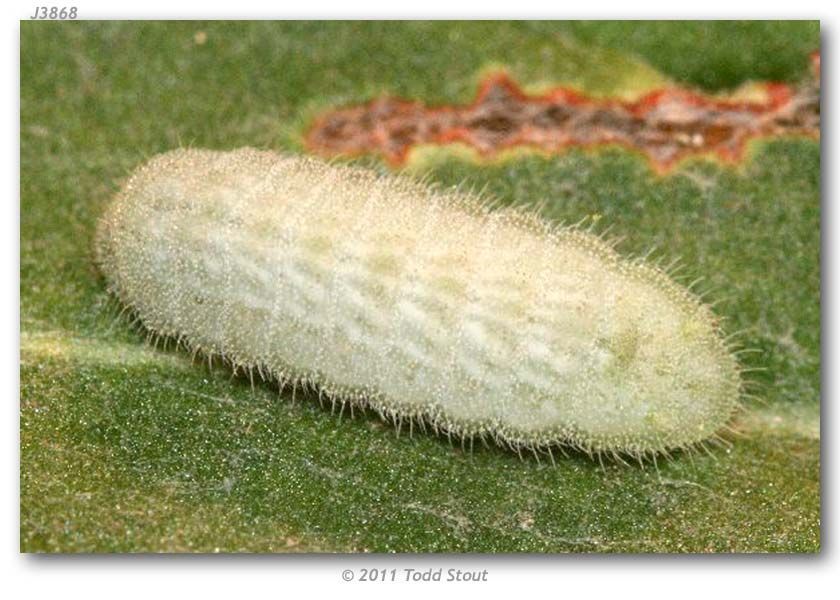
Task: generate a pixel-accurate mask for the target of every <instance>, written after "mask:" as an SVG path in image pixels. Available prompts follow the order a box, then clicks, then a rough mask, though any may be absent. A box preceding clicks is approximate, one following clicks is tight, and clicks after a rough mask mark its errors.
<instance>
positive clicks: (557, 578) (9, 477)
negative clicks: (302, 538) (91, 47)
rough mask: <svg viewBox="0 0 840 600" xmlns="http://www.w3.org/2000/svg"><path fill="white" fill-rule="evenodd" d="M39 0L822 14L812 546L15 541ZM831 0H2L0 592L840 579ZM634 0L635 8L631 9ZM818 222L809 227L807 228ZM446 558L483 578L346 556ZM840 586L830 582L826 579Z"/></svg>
mask: <svg viewBox="0 0 840 600" xmlns="http://www.w3.org/2000/svg"><path fill="white" fill-rule="evenodd" d="M36 5H38V6H40V5H48V6H52V5H57V6H64V5H68V6H78V7H79V16H80V17H81V18H85V19H179V18H180V19H185V18H188V19H201V18H212V19H283V18H301V19H314V18H325V19H330V18H393V19H410V18H463V19H471V18H485V19H488V18H495V19H519V18H533V19H581V18H601V19H616V18H636V19H638V18H647V19H698V18H722V19H734V18H747V19H756V18H765V19H770V18H773V19H820V20H821V21H822V36H823V38H822V77H823V87H822V94H823V110H822V119H823V120H822V126H823V132H824V133H823V138H822V145H823V146H822V147H823V163H824V164H823V165H822V173H823V210H822V215H823V223H824V225H823V228H824V229H823V232H822V240H823V269H824V272H823V298H822V306H823V307H824V315H823V361H824V362H823V365H824V366H823V372H824V373H825V376H824V379H823V386H822V390H823V397H822V401H823V428H822V440H823V454H822V456H823V459H822V462H823V488H822V490H823V492H822V495H823V498H822V506H823V528H822V548H823V550H822V553H821V555H819V556H804V557H803V556H694V557H691V556H689V557H686V556H665V557H662V556H647V557H644V556H642V557H640V556H553V555H551V556H490V557H484V556H467V557H459V556H434V555H432V556H326V557H324V556H253V557H248V556H32V555H22V554H19V535H18V526H19V505H18V493H19V471H18V469H19V448H18V440H19V433H18V431H19V430H18V399H19V387H20V386H19V371H18V358H19V281H20V280H19V277H20V268H19V263H20V260H19V258H20V233H19V223H20V198H19V186H18V183H19V136H18V130H19V111H20V110H25V109H26V107H21V106H19V98H20V93H19V42H20V33H19V20H23V19H28V18H29V16H30V15H31V14H32V13H33V11H34V7H35V6H36ZM837 6H840V4H838V3H834V2H828V1H823V2H817V1H803V0H788V1H787V2H769V1H761V2H740V3H735V2H732V1H731V0H729V1H723V0H703V1H702V2H680V1H677V0H672V1H671V2H651V1H638V0H637V1H635V2H620V1H613V2H596V1H588V2H585V3H581V2H577V3H568V2H561V1H560V0H554V1H553V2H539V1H534V0H508V2H499V1H489V0H484V1H475V0H473V1H468V2H467V1H461V2H454V1H452V0H449V1H444V0H424V1H423V2H420V3H417V2H411V1H408V2H406V1H403V2H397V1H396V0H392V1H391V2H384V1H364V0H361V1H356V2H353V3H350V2H339V1H333V2H329V1H326V0H323V1H322V0H307V1H306V2H282V1H275V2H258V1H255V0H237V1H236V2H229V3H222V2H216V3H211V2H207V1H205V2H197V1H189V2H186V1H173V0H168V1H163V0H144V1H142V2H138V1H136V0H135V1H133V2H122V3H118V2H114V1H111V2H103V1H98V2H87V1H85V0H79V1H77V2H67V3H65V4H62V3H57V4H56V3H48V2H43V1H42V0H36V1H33V2H27V3H23V2H10V3H6V4H5V5H4V7H3V9H2V11H3V17H4V18H3V20H2V32H0V39H2V42H0V44H2V49H3V60H2V63H0V64H2V76H3V82H4V84H5V86H4V88H3V93H2V102H3V113H2V114H3V124H4V129H3V136H2V142H1V143H0V147H2V152H3V160H2V163H0V164H2V170H3V187H2V190H3V192H5V193H4V194H3V195H2V197H0V206H2V216H0V227H2V234H0V247H2V260H0V269H2V271H0V276H1V277H2V279H0V281H5V282H6V284H3V285H2V287H0V297H2V302H3V308H4V310H3V313H2V321H0V327H2V338H0V339H2V346H0V347H1V348H2V352H3V354H2V361H0V365H2V369H3V371H2V378H0V382H2V384H3V389H4V391H5V393H4V394H2V396H0V401H1V402H0V403H1V404H2V407H3V408H2V410H3V412H2V417H0V423H2V427H3V429H2V431H3V435H2V436H0V440H2V442H0V443H1V444H2V455H3V456H2V463H1V464H2V478H0V490H2V492H0V499H1V500H2V507H3V511H2V513H1V514H0V548H2V558H0V593H4V595H5V597H8V598H18V597H20V598H28V597H33V598H41V597H50V598H61V599H64V598H144V599H148V598H150V597H151V598H153V599H155V600H156V598H158V597H160V598H169V597H184V598H187V597H190V598H192V597H200V598H205V597H209V598H234V599H235V598H238V597H242V598H249V599H250V598H287V597H295V596H298V597H305V598H320V597H322V595H323V596H327V595H330V596H331V597H338V596H339V595H340V597H342V598H344V597H351V598H352V597H360V598H362V597H363V598H375V597H380V596H384V595H387V596H394V595H399V597H400V598H414V597H423V598H430V597H436V596H439V595H444V594H445V595H447V596H450V595H451V596H454V595H456V594H458V595H464V594H469V595H470V596H472V595H473V594H475V595H479V594H480V595H482V596H489V597H497V596H498V597H504V598H512V597H513V598H517V600H519V599H521V600H526V599H529V598H540V599H543V598H546V599H548V598H552V599H553V598H575V599H582V600H583V599H586V600H588V599H589V598H620V599H621V600H625V599H631V598H644V599H645V600H653V599H656V598H668V599H675V600H677V599H679V600H682V599H683V598H710V597H717V598H727V599H729V598H732V599H744V600H752V599H753V598H755V599H761V600H764V599H765V598H786V599H793V600H798V599H800V598H802V599H803V600H811V599H810V598H808V597H809V596H813V597H816V596H817V595H819V596H823V595H824V594H825V593H826V592H827V591H830V590H831V589H833V588H834V587H836V586H832V585H830V583H832V582H836V581H837V580H838V579H840V577H838V575H837V574H838V573H840V565H838V560H837V552H836V533H837V527H836V522H835V521H834V520H833V517H834V516H835V514H834V505H835V504H836V495H835V493H834V492H835V485H834V484H835V483H836V481H837V463H836V460H835V459H836V453H835V452H834V450H835V446H836V444H835V443H834V442H833V440H832V435H831V434H832V432H833V431H834V429H835V427H834V426H835V425H836V423H835V422H834V421H835V419H834V417H835V416H836V414H835V413H836V411H835V410H834V409H833V408H832V404H833V403H834V400H835V396H834V394H833V392H834V385H833V383H834V382H833V379H834V378H833V376H832V375H833V374H834V373H836V372H837V371H838V368H837V367H838V365H837V356H836V354H835V353H834V352H833V350H834V344H833V341H834V340H835V339H836V338H837V336H836V333H837V328H836V325H837V323H836V321H835V319H834V318H833V311H832V310H831V309H832V306H831V305H832V303H833V302H834V300H835V295H834V293H833V289H832V287H833V286H832V284H833V283H834V281H836V275H837V269H838V262H837V243H838V242H837V239H838V238H837V236H836V235H834V234H835V233H836V232H837V227H836V225H837V223H836V212H837V211H836V210H835V209H833V208H832V207H831V204H832V203H833V202H834V196H833V194H832V193H831V192H832V191H833V185H832V183H833V182H832V180H833V177H832V174H833V173H836V172H837V164H836V163H837V161H836V160H835V157H836V153H835V151H834V150H835V144H834V139H833V137H834V136H833V134H832V133H831V131H830V130H831V128H832V125H833V122H834V118H833V109H834V102H833V100H834V93H833V89H832V88H833V85H832V83H833V81H834V79H835V76H836V75H837V69H836V67H835V61H834V53H833V47H834V39H833V38H834V34H835V33H836V29H837V28H838V23H840V20H838V11H837V8H836V7H837ZM631 11H632V12H631ZM816 233H817V232H815V235H816ZM363 566H364V567H367V568H371V567H379V568H388V569H391V568H397V569H401V568H404V567H415V568H428V567H443V568H444V572H445V571H446V569H447V568H450V567H454V568H461V569H485V568H486V569H488V571H489V583H487V584H475V583H473V584H465V583H461V584H445V583H420V584H405V583H384V584H383V583H367V584H364V583H358V582H354V583H349V584H348V583H344V582H343V581H342V580H341V572H342V571H343V570H344V569H347V568H350V569H358V568H360V567H363ZM834 593H836V591H835V592H834Z"/></svg>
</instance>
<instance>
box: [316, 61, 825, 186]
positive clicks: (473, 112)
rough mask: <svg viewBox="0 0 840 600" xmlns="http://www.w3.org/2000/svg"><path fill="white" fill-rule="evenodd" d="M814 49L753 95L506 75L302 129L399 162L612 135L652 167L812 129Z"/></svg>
mask: <svg viewBox="0 0 840 600" xmlns="http://www.w3.org/2000/svg"><path fill="white" fill-rule="evenodd" d="M819 61H820V55H819V52H815V53H813V54H812V55H811V62H812V67H813V74H814V77H813V78H812V79H811V80H809V81H808V82H806V83H805V84H804V85H800V86H797V87H793V86H790V85H788V84H784V83H763V84H760V88H761V89H762V91H763V94H762V99H761V100H741V99H736V98H732V99H721V98H718V97H713V96H708V95H704V94H700V93H698V92H694V91H691V90H687V89H684V88H677V87H672V88H666V89H661V90H657V91H654V92H651V93H649V94H646V95H645V96H643V97H642V98H640V99H638V100H635V101H626V100H619V99H609V98H607V99H596V98H592V97H590V96H587V95H585V94H582V93H579V92H576V91H574V90H572V89H569V88H566V87H557V88H554V89H551V90H549V91H548V92H546V93H542V94H528V93H526V92H525V91H523V90H522V88H521V87H520V86H519V85H518V84H517V83H516V82H515V81H514V80H513V79H512V78H511V77H510V76H508V75H507V74H505V73H496V74H493V75H490V76H488V77H487V78H485V79H484V80H483V82H482V83H481V85H480V87H479V90H478V95H477V96H476V99H475V100H474V101H473V102H472V103H471V104H469V105H462V106H458V105H455V106H427V105H426V104H424V103H423V102H420V101H417V100H406V99H401V98H393V97H384V98H378V99H374V100H371V101H369V102H366V103H364V104H361V105H356V106H347V107H343V108H338V109H335V110H331V111H329V112H326V113H325V114H323V115H321V116H320V117H318V118H317V119H316V120H315V121H314V123H313V124H312V126H311V127H310V129H309V130H308V132H307V134H306V137H305V142H306V146H307V147H308V149H309V150H311V151H313V152H315V153H317V154H321V155H324V156H328V157H332V156H355V155H359V154H365V153H373V154H379V155H381V156H382V157H384V158H385V159H386V160H387V161H388V162H389V163H390V164H392V165H394V166H400V165H403V164H404V163H405V162H406V160H407V159H408V155H409V152H410V151H411V149H412V148H413V147H415V146H418V145H421V144H451V143H462V144H465V145H467V146H469V147H471V148H473V149H475V150H476V151H477V152H478V153H479V154H480V155H481V156H483V157H487V158H492V157H493V156H495V155H498V154H499V153H501V152H503V151H505V150H511V149H515V148H519V147H524V148H533V149H537V150H542V151H544V152H550V153H559V152H563V151H564V150H566V149H568V148H571V147H582V148H593V147H596V146H600V145H604V144H616V145H620V146H624V147H627V148H629V149H632V150H636V151H640V152H642V153H643V154H644V155H645V156H646V157H647V158H648V159H649V160H650V163H651V166H652V167H653V169H654V170H655V171H656V172H658V173H664V172H667V171H668V170H670V169H671V168H672V167H673V166H674V165H675V164H676V163H678V162H679V161H680V160H682V159H684V158H687V157H690V156H695V155H703V154H705V155H713V156H716V157H718V158H719V159H720V160H722V161H724V162H729V163H735V162H737V161H739V160H740V159H741V158H743V156H744V153H745V149H746V144H747V142H749V141H750V140H752V139H756V138H760V137H769V136H783V135H799V136H809V137H814V138H816V137H819V128H820V108H819V106H820V95H819V90H820V88H819V74H820V66H819Z"/></svg>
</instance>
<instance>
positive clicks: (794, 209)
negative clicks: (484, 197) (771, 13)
mask: <svg viewBox="0 0 840 600" xmlns="http://www.w3.org/2000/svg"><path fill="white" fill-rule="evenodd" d="M198 32H204V34H205V36H204V37H202V36H196V34H197V33H198ZM199 40H203V42H202V43H198V41H199ZM818 48H819V27H818V24H816V23H807V22H795V23H765V24H760V23H740V24H738V23H721V24H717V23H702V24H700V23H526V22H522V23H520V22H517V23H490V22H486V23H446V22H437V23H422V22H413V23H268V22H255V23H244V22H237V23H222V22H215V23H189V22H180V23H165V24H164V23H149V22H142V23H141V22H138V23H107V22H99V23H96V22H89V23H81V22H78V23H61V24H53V23H45V22H39V23H35V22H24V23H22V24H21V288H20V295H21V406H20V408H21V420H20V426H21V500H20V501H21V528H20V544H21V549H22V550H23V551H30V552H31V551H48V552H53V551H60V552H91V551H94V552H105V551H215V550H219V551H322V552H323V551H336V552H347V551H377V552H386V551H398V552H405V551H413V552H434V551H440V552H460V551H469V552H518V551H527V552H707V551H708V552H729V551H736V552H741V551H744V552H817V551H819V549H820V529H819V526H820V478H819V476H820V438H819V429H820V427H819V426H820V420H819V419H820V412H819V396H820V386H819V375H820V300H819V298H820V275H819V249H820V148H819V142H818V141H814V140H806V139H773V140H765V141H761V142H754V143H752V144H751V146H750V155H749V157H748V158H747V160H746V161H745V162H744V164H742V165H740V166H739V167H729V166H721V165H720V164H718V163H716V162H712V161H709V160H706V159H696V160H692V161H690V162H687V163H684V164H682V165H681V166H679V167H678V168H677V169H676V170H675V171H673V172H672V173H670V174H668V175H665V176H658V175H655V174H654V173H653V172H652V171H651V170H650V168H649V166H648V164H647V163H646V162H645V160H643V159H642V158H641V157H640V156H639V155H637V154H635V153H632V152H627V151H625V150H621V149H618V148H606V149H602V150H598V151H580V150H573V151H570V152H568V153H565V154H562V155H558V156H550V157H549V156H539V155H535V154H527V153H523V154H521V155H520V154H518V155H517V156H515V157H512V158H509V159H507V160H505V161H501V162H494V163H492V164H479V163H476V162H474V161H470V160H462V159H459V158H458V157H457V155H454V154H453V155H448V154H446V153H440V154H436V155H435V156H433V157H432V159H431V160H428V161H425V162H422V163H421V164H420V165H419V166H417V167H416V168H418V169H420V170H422V171H424V174H425V175H426V176H427V177H428V178H429V179H430V180H431V181H434V182H439V183H441V184H443V185H458V184H464V183H466V185H468V186H475V187H478V188H486V189H487V192H488V194H490V195H493V196H496V197H497V198H499V199H500V201H501V203H502V204H509V203H517V204H526V205H533V206H535V207H537V206H539V207H541V209H540V210H542V211H543V213H544V216H545V217H546V218H548V219H552V220H557V221H566V222H575V221H579V220H580V219H581V218H584V217H588V218H593V217H594V218H595V219H596V220H598V222H599V225H600V224H604V225H605V226H606V225H610V226H611V229H610V233H611V235H615V236H620V237H623V238H624V241H623V242H622V244H621V245H620V246H619V249H620V250H621V251H622V252H626V253H644V252H646V251H647V250H649V249H650V248H652V247H653V248H656V253H657V254H659V255H661V256H664V257H666V258H669V259H670V258H674V257H681V259H682V262H683V263H684V264H685V265H686V267H685V270H684V273H685V278H686V281H691V280H693V279H695V278H697V277H700V276H704V277H705V280H704V283H703V285H704V286H706V289H709V290H710V292H709V294H710V295H709V299H710V300H711V301H714V300H721V303H720V304H718V305H717V308H716V310H717V311H718V313H719V314H720V315H722V316H723V317H724V318H725V327H726V329H727V331H742V333H741V337H740V340H741V342H742V343H743V345H744V346H745V347H747V348H751V349H754V350H755V352H753V353H747V354H743V355H742V356H741V359H742V362H743V364H744V367H745V368H748V369H752V368H755V369H763V370H758V371H755V372H753V373H751V375H750V380H751V381H752V382H753V383H754V384H755V387H754V389H753V390H752V391H753V393H754V394H755V395H756V396H757V399H755V400H754V399H751V398H746V399H745V400H744V402H745V410H744V411H743V413H742V414H740V415H739V416H738V418H737V420H736V425H737V426H738V428H739V429H741V430H742V433H743V435H742V436H729V435H727V436H726V437H727V439H728V440H729V444H730V445H729V446H728V447H713V448H710V449H709V452H708V453H707V452H704V451H698V452H695V453H678V454H675V455H673V456H672V457H670V458H664V457H663V458H661V459H660V460H658V463H657V464H656V465H654V464H652V463H651V464H646V465H644V466H643V467H640V466H638V465H631V466H625V465H622V464H618V463H613V462H608V463H605V464H603V465H601V464H599V463H598V461H593V460H591V459H590V458H589V457H586V456H583V455H578V454H571V455H570V456H568V457H562V456H560V455H559V454H558V453H557V452H555V455H556V456H557V461H556V462H557V464H556V465H552V464H550V463H549V462H546V461H545V460H544V459H543V460H541V461H539V462H538V461H537V460H536V459H535V458H534V457H528V456H524V457H522V458H521V459H520V457H519V456H517V455H516V454H514V453H511V452H509V451H506V450H504V449H501V448H495V447H491V448H485V447H483V446H482V447H475V448H472V449H471V448H468V447H467V448H463V449H462V448H461V445H460V443H459V442H455V444H454V446H451V445H450V443H449V442H448V441H447V440H446V438H441V437H436V436H434V435H433V434H431V433H423V432H422V431H421V432H418V431H414V433H413V436H411V437H409V436H408V435H407V432H405V431H403V432H402V435H401V436H399V437H398V436H397V434H396V430H395V428H393V427H392V426H390V425H388V424H385V423H382V422H380V421H379V420H378V419H377V418H376V417H375V416H373V415H365V414H358V413H357V414H355V415H353V417H352V418H350V415H349V414H348V413H347V412H345V414H344V415H343V416H341V417H340V416H339V415H338V414H337V412H336V414H332V413H331V411H330V407H328V406H327V407H321V406H320V405H319V404H318V401H317V398H316V397H313V396H306V395H302V394H300V393H298V394H297V403H296V404H292V402H291V395H290V394H288V393H284V394H282V395H281V394H279V393H278V391H277V389H276V387H275V386H273V385H271V384H265V383H259V382H257V383H256V384H255V385H254V387H253V388H252V386H251V383H250V381H248V380H244V379H240V378H231V376H230V372H229V371H228V370H226V369H225V368H224V367H221V366H216V367H214V368H212V369H209V368H208V367H207V366H206V365H205V364H200V363H195V364H193V363H192V362H191V357H190V356H189V355H187V354H185V353H183V352H180V351H177V350H175V349H174V348H172V347H169V348H167V349H163V348H161V347H158V348H153V347H151V346H150V345H147V344H146V343H145V340H144V336H143V334H142V333H139V332H137V331H136V330H134V329H132V328H131V327H130V326H129V325H128V324H127V323H126V322H125V320H124V319H121V318H119V316H118V315H119V310H120V309H119V307H117V306H116V305H115V303H114V302H113V301H112V300H110V299H109V298H108V297H107V294H106V293H105V286H104V282H103V281H102V279H101V277H100V276H99V275H98V273H97V272H96V269H95V267H94V265H93V263H92V252H91V250H92V249H91V243H92V234H93V231H94V227H95V223H96V220H97V218H98V217H99V215H100V214H101V213H102V210H103V207H104V206H105V205H106V203H107V202H108V201H109V199H110V198H111V197H112V195H113V193H114V192H115V190H116V189H117V187H118V185H119V183H120V181H121V179H122V178H124V177H125V175H126V174H127V172H128V171H129V170H130V169H131V168H133V167H134V166H135V165H136V164H138V163H139V162H141V161H142V160H143V159H144V158H145V157H148V156H149V155H151V154H154V153H157V152H159V151H163V150H166V149H170V148H172V147H175V146H178V145H187V144H189V145H193V146H201V147H212V148H233V147H237V146H242V145H261V146H268V147H273V148H278V149H287V150H289V151H301V146H300V142H299V140H300V136H301V132H302V128H303V127H304V126H305V125H306V123H307V119H308V118H310V117H311V116H312V115H313V114H314V111H315V110H318V109H320V108H323V107H328V106H334V105H337V104H347V103H354V102H361V101H365V100H367V99H369V98H370V97H372V96H375V95H378V94H380V93H383V92H387V93H390V94H395V95H399V96H405V97H408V98H418V99H422V100H423V101H425V102H428V103H431V104H434V103H441V102H468V101H470V100H471V99H472V97H473V95H474V92H475V86H476V82H477V81H478V78H479V76H480V74H481V73H482V71H483V70H484V69H486V68H488V66H492V65H499V64H502V65H506V66H508V67H509V68H510V70H511V72H512V73H513V74H515V76H516V77H517V79H518V80H519V81H520V82H523V83H525V84H534V85H538V84H545V83H546V82H548V83H553V84H565V85H572V86H575V87H577V88H579V89H581V90H583V91H585V92H587V93H590V94H593V95H596V96H601V97H606V96H610V95H627V94H633V93H639V92H643V91H647V90H650V89H653V88H655V87H657V86H660V85H663V84H666V83H669V82H670V83H674V82H676V83H682V84H691V85H703V86H706V89H707V91H710V90H713V89H720V88H730V87H734V86H737V85H738V84H740V83H743V82H745V81H748V80H757V79H763V78H773V79H781V80H787V81H796V80H798V79H801V78H802V77H803V74H804V73H807V69H808V62H807V55H808V53H809V52H811V51H813V50H817V49H818ZM646 61H649V62H650V64H648V62H646ZM651 64H652V65H654V66H655V67H656V68H658V69H661V70H662V72H659V71H657V70H656V69H655V68H654V67H653V66H651ZM365 162H371V160H370V159H367V160H366V161H365ZM373 162H375V161H373ZM380 168H383V167H382V166H381V165H380Z"/></svg>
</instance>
